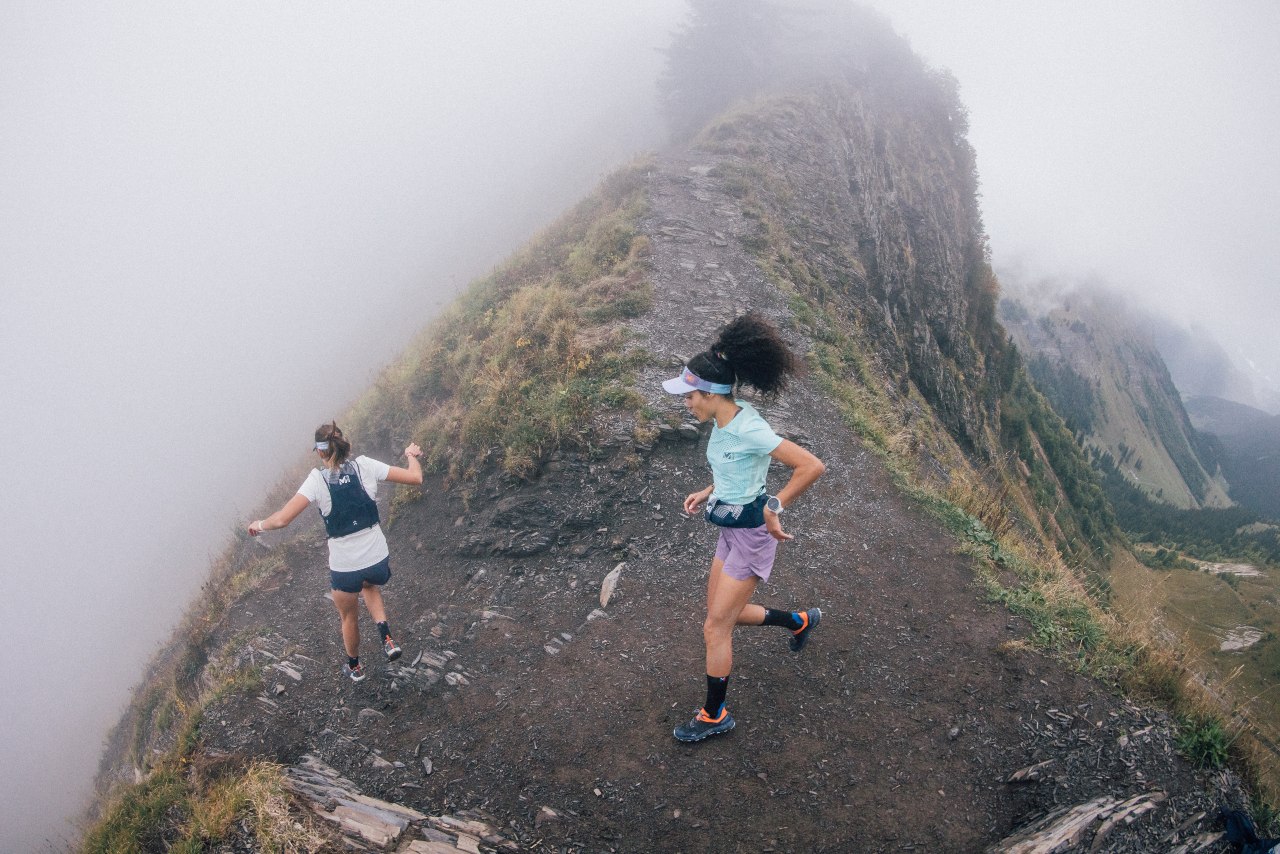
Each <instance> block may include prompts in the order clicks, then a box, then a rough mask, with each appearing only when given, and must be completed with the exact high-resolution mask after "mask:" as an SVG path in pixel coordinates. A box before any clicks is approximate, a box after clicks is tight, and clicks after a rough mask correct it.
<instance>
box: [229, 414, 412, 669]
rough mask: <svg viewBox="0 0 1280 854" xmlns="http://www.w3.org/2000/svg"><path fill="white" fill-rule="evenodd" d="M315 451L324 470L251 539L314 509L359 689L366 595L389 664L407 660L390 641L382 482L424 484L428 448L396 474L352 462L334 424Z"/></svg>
mask: <svg viewBox="0 0 1280 854" xmlns="http://www.w3.org/2000/svg"><path fill="white" fill-rule="evenodd" d="M314 452H315V453H316V454H317V455H318V456H319V458H320V460H321V462H323V463H324V468H317V469H312V471H311V473H310V474H309V475H307V479H306V480H304V481H303V482H302V486H300V487H299V488H298V493H297V494H296V495H294V496H293V498H290V499H289V501H288V502H287V503H286V504H285V505H284V506H283V507H281V508H280V509H279V510H277V511H276V512H274V513H272V514H271V515H270V516H268V517H266V518H265V519H261V520H258V521H256V522H250V523H249V535H250V536H252V537H256V536H258V534H261V533H262V532H263V531H274V530H276V529H279V528H283V527H285V526H286V525H288V524H289V523H290V522H292V521H293V520H294V519H296V518H298V514H299V513H301V512H302V511H303V510H305V509H306V508H307V505H309V504H315V505H316V509H317V510H319V511H320V517H321V518H322V519H323V520H324V527H325V531H326V532H327V533H328V535H329V586H330V587H332V588H333V604H334V605H336V606H337V608H338V615H339V617H340V618H341V620H342V642H343V645H344V646H345V647H346V652H347V662H346V664H345V665H344V666H343V669H344V672H345V673H346V674H347V675H348V676H350V677H351V680H352V681H353V682H359V681H360V680H362V679H364V676H365V674H364V668H363V667H361V666H360V622H359V601H360V595H361V594H364V604H365V607H366V608H368V609H369V614H370V616H372V617H373V619H374V622H376V623H377V624H378V634H379V635H380V636H381V638H382V651H383V652H384V653H385V654H386V656H387V660H388V661H395V660H396V659H397V658H399V657H400V646H399V645H398V644H397V643H396V642H395V640H394V639H393V638H392V637H391V629H390V628H389V627H388V625H387V611H386V607H385V606H384V605H383V602H382V585H384V584H386V583H387V582H388V581H390V580H391V562H390V551H389V550H388V549H387V538H386V536H384V535H383V533H382V526H381V525H379V524H378V505H377V503H376V501H375V499H376V498H377V496H378V483H379V482H380V481H384V480H389V481H391V482H392V483H408V484H413V485H417V484H421V483H422V465H421V464H420V463H419V462H418V457H420V456H421V455H422V449H421V448H419V447H418V446H417V445H416V444H410V445H409V447H407V448H405V449H404V454H405V456H406V457H407V458H408V460H409V465H408V466H407V467H406V468H394V467H392V466H389V465H387V464H386V463H384V462H379V461H378V460H375V459H371V458H369V457H365V456H360V457H356V458H355V459H354V460H353V459H350V456H351V443H350V442H349V441H347V439H346V437H345V436H343V435H342V431H341V430H340V429H338V425H337V424H335V423H330V424H322V425H320V426H319V427H318V428H316V443H315V448H314Z"/></svg>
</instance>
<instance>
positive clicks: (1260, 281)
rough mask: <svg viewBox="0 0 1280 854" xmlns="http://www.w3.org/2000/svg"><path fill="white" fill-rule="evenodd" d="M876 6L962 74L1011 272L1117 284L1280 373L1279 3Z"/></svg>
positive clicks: (1001, 1) (901, 2) (1003, 268)
mask: <svg viewBox="0 0 1280 854" xmlns="http://www.w3.org/2000/svg"><path fill="white" fill-rule="evenodd" d="M873 5H875V6H876V7H877V8H879V9H880V10H881V11H882V12H884V13H885V14H886V15H887V17H888V18H889V19H890V20H891V21H892V22H893V23H894V25H895V27H896V28H897V29H898V31H899V32H901V33H903V34H905V35H906V36H907V38H908V40H909V41H910V42H911V45H912V47H913V48H915V50H916V51H917V53H919V54H921V55H922V56H923V57H924V58H925V59H926V60H928V61H929V62H930V63H931V64H933V65H935V66H938V67H942V68H947V69H949V70H950V71H951V72H952V73H953V74H954V75H955V76H956V78H957V79H958V80H959V82H960V94H961V97H962V98H963V99H964V102H965V104H966V105H967V106H968V107H969V112H970V134H969V139H970V142H972V143H973V146H974V148H975V149H976V150H977V153H978V168H979V171H980V173H981V180H982V209H983V216H984V220H985V222H986V226H987V231H988V232H989V234H990V236H991V249H992V257H993V260H994V262H995V265H996V267H997V271H998V272H1000V273H1001V275H1002V278H1003V279H1004V280H1005V282H1006V283H1007V284H1009V283H1013V282H1014V281H1016V280H1028V279H1030V280H1037V279H1041V278H1053V279H1058V280H1062V281H1064V282H1065V283H1068V284H1072V283H1080V282H1083V281H1094V282H1105V283H1107V284H1108V285H1109V286H1111V287H1114V288H1117V289H1119V290H1122V291H1123V292H1125V293H1126V294H1128V295H1129V296H1130V297H1131V298H1132V299H1133V301H1134V302H1135V303H1137V304H1139V305H1142V306H1146V307H1148V308H1152V309H1154V310H1156V311H1158V312H1161V313H1163V314H1166V315H1168V316H1169V317H1170V318H1171V319H1172V320H1173V321H1174V322H1175V323H1178V324H1181V325H1183V326H1185V327H1190V326H1192V325H1195V326H1199V327H1201V328H1203V329H1204V330H1206V331H1207V332H1208V333H1211V334H1212V335H1213V336H1214V337H1215V338H1216V339H1217V340H1218V341H1219V342H1220V343H1222V344H1223V345H1224V346H1225V347H1226V348H1227V350H1228V351H1229V352H1230V354H1231V355H1232V357H1233V358H1234V359H1235V360H1237V362H1239V363H1241V366H1242V367H1246V365H1245V364H1243V363H1246V362H1252V363H1253V365H1254V366H1255V368H1256V372H1255V377H1256V378H1260V377H1263V376H1265V377H1267V378H1269V380H1270V382H1271V384H1272V386H1273V387H1277V386H1280V339H1277V337H1276V335H1275V333H1274V331H1273V329H1272V321H1273V319H1274V318H1276V317H1280V241H1277V240H1276V239H1275V233H1276V230H1277V226H1278V225H1280V217H1277V214H1276V206H1275V199H1277V198H1280V156H1277V154H1276V146H1275V142H1274V140H1275V139H1276V138H1277V135H1280V51H1277V50H1276V48H1275V39H1276V33H1280V4H1276V3H1273V2H1270V0H1228V2H1224V3H1200V2H1189V0H1179V2H1161V0H1136V2H1126V3H1107V2H1102V0H1080V2H1071V3H1066V2H1043V3H1025V2H1017V0H974V2H970V3H963V4H950V3H941V2H937V0H879V2H874V3H873Z"/></svg>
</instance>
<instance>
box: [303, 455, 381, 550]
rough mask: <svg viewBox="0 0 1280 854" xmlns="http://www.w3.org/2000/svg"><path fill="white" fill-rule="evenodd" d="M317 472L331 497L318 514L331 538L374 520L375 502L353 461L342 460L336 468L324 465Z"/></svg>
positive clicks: (370, 524)
mask: <svg viewBox="0 0 1280 854" xmlns="http://www.w3.org/2000/svg"><path fill="white" fill-rule="evenodd" d="M320 474H321V476H322V477H323V478H324V482H325V485H326V486H328V487H329V498H330V499H331V500H332V501H333V506H332V507H331V508H329V515H328V516H326V515H324V513H321V514H320V518H321V519H324V529H325V531H326V532H327V533H328V534H329V536H330V537H331V538H336V537H345V536H347V535H348V534H354V533H355V532H356V531H363V530H365V529H366V528H372V527H373V526H374V525H376V524H378V504H377V502H375V501H374V500H373V499H372V498H370V497H369V493H367V492H365V491H364V484H362V483H361V482H360V472H359V470H358V469H357V468H356V464H355V463H353V462H345V463H343V464H342V465H341V466H339V467H338V470H337V471H336V472H334V471H333V470H332V469H327V468H326V469H324V470H323V471H321V472H320ZM316 509H317V510H319V509H320V508H319V507H317V508H316Z"/></svg>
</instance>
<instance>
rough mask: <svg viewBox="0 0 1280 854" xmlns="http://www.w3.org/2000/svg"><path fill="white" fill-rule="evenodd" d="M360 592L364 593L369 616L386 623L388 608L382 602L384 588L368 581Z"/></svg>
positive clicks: (377, 621)
mask: <svg viewBox="0 0 1280 854" xmlns="http://www.w3.org/2000/svg"><path fill="white" fill-rule="evenodd" d="M360 592H361V593H362V594H363V595H364V606H365V607H366V608H368V609H369V616H371V617H373V621H374V622H375V623H385V622H386V621H387V608H386V605H384V604H383V602H382V588H381V587H378V586H377V585H376V584H370V583H369V582H367V581H366V582H365V583H364V587H363V588H362V589H361V590H360Z"/></svg>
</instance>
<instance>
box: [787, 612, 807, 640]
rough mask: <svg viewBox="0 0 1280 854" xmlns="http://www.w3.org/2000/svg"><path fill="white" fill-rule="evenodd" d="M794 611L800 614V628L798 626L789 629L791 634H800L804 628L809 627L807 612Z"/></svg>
mask: <svg viewBox="0 0 1280 854" xmlns="http://www.w3.org/2000/svg"><path fill="white" fill-rule="evenodd" d="M796 613H798V614H799V615H800V628H798V629H792V630H791V634H793V635H798V634H800V633H801V632H803V631H804V630H805V629H807V628H809V612H808V611H797V612H796Z"/></svg>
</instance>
